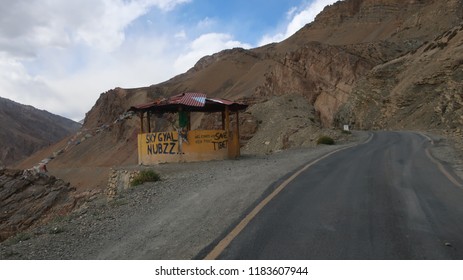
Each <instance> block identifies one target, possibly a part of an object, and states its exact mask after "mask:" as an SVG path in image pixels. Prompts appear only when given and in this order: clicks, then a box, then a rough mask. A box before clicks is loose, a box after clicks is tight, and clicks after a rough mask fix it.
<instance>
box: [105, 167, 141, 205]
mask: <svg viewBox="0 0 463 280" xmlns="http://www.w3.org/2000/svg"><path fill="white" fill-rule="evenodd" d="M138 174H140V171H139V170H132V171H129V170H116V169H112V170H111V173H110V174H109V179H108V186H107V187H106V190H105V194H106V196H107V197H108V198H110V199H113V198H115V197H116V196H117V194H118V193H120V192H121V191H123V190H126V189H128V188H129V187H130V185H131V183H132V181H133V180H134V178H135V177H136V176H137V175H138Z"/></svg>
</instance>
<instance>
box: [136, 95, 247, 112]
mask: <svg viewBox="0 0 463 280" xmlns="http://www.w3.org/2000/svg"><path fill="white" fill-rule="evenodd" d="M179 105H180V106H179ZM225 106H227V107H228V108H229V109H230V110H231V111H239V110H244V109H246V108H247V107H248V106H247V105H245V104H242V103H237V102H233V101H231V100H227V99H222V98H207V96H206V94H204V93H196V92H187V93H182V94H178V95H174V96H172V97H170V98H167V99H158V100H155V101H151V102H148V103H145V104H140V105H136V106H132V107H131V108H130V109H129V111H134V112H146V111H153V112H161V113H162V112H177V111H179V109H180V107H181V108H182V110H184V111H191V112H221V111H224V110H225Z"/></svg>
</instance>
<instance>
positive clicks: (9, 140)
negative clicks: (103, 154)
mask: <svg viewBox="0 0 463 280" xmlns="http://www.w3.org/2000/svg"><path fill="white" fill-rule="evenodd" d="M0 126H1V127H2V129H1V131H0V143H1V148H0V166H1V165H5V166H6V165H11V164H14V163H17V162H19V161H20V160H22V159H25V158H26V157H27V156H30V155H31V154H33V153H34V152H36V151H38V150H40V149H42V148H44V147H46V146H50V145H52V144H54V143H56V142H57V141H59V140H61V139H63V138H64V137H66V136H68V135H69V134H72V133H74V132H76V131H77V130H78V129H79V128H80V125H79V124H78V123H76V122H74V121H72V120H69V119H66V118H64V117H61V116H58V115H55V114H52V113H50V112H47V111H45V110H40V109H36V108H34V107H32V106H30V105H23V104H20V103H17V102H15V101H12V100H9V99H6V98H3V97H0Z"/></svg>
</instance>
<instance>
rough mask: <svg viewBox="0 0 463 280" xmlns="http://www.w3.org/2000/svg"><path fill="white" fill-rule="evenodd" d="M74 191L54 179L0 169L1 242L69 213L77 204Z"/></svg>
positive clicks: (67, 185)
mask: <svg viewBox="0 0 463 280" xmlns="http://www.w3.org/2000/svg"><path fill="white" fill-rule="evenodd" d="M74 191H75V189H74V188H72V187H70V186H69V183H65V182H63V181H62V180H59V179H56V178H55V177H49V176H46V175H39V174H36V175H29V176H23V172H22V171H19V170H8V169H0V197H1V198H2V199H1V200H0V242H2V241H4V240H5V239H7V238H8V237H10V236H13V235H15V234H16V233H17V232H20V231H23V230H25V229H27V228H29V227H32V226H35V225H37V224H40V223H42V222H46V221H48V220H50V219H52V218H54V217H59V216H61V215H64V214H66V213H68V212H69V211H71V210H72V209H73V208H74V207H75V206H76V203H77V199H76V198H75V197H74V196H73V192H74Z"/></svg>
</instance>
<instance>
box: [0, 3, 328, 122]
mask: <svg viewBox="0 0 463 280" xmlns="http://www.w3.org/2000/svg"><path fill="white" fill-rule="evenodd" d="M334 2H336V0H233V1H231V0H230V1H226V0H222V1H220V0H79V1H77V0H76V1H64V0H47V1H45V0H0V5H1V6H2V7H8V8H7V9H3V8H2V9H1V10H0V96H2V97H5V98H9V99H11V100H14V101H16V102H20V103H23V104H29V105H32V106H35V107H37V108H40V109H45V110H47V111H50V112H52V113H55V114H59V115H63V116H65V117H68V118H72V119H74V120H80V119H82V118H83V117H84V115H85V113H86V112H87V111H88V110H90V108H91V107H92V106H93V105H94V103H95V101H96V100H97V99H98V97H99V95H100V94H101V93H102V92H105V91H107V90H109V89H112V88H115V87H125V88H130V87H142V86H148V85H151V84H157V83H160V82H163V81H165V80H167V79H169V78H171V77H173V76H174V75H177V74H180V73H183V72H185V71H187V70H188V69H189V68H191V67H192V66H193V65H194V63H195V62H196V61H198V59H200V58H201V57H203V56H205V55H209V54H213V53H215V52H218V51H221V50H223V49H228V48H233V47H244V48H253V47H258V46H261V45H264V44H267V43H271V42H279V41H281V40H283V39H285V38H287V37H288V36H290V35H292V34H294V32H296V31H297V30H299V29H300V28H301V27H302V26H304V25H305V24H307V23H309V22H311V21H312V20H313V18H314V17H315V15H316V14H318V13H319V12H320V11H321V10H322V9H323V8H324V7H325V6H326V5H329V4H332V3H334Z"/></svg>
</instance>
